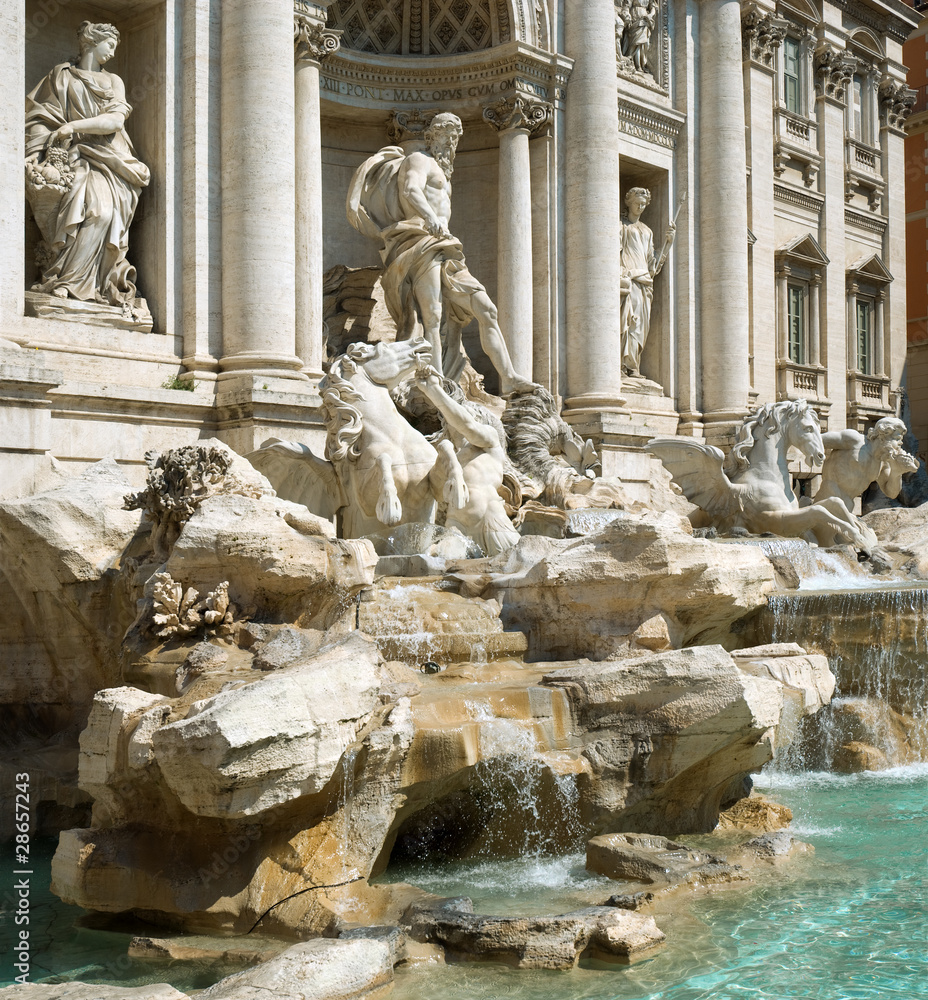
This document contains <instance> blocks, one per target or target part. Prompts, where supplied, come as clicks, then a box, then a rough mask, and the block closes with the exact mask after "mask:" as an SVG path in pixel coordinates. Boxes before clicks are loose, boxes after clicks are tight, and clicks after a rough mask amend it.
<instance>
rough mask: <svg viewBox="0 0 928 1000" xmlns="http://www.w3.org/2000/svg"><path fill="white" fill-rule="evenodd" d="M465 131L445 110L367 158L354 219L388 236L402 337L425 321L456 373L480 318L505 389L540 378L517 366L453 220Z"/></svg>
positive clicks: (527, 386)
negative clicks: (466, 332) (464, 341)
mask: <svg viewBox="0 0 928 1000" xmlns="http://www.w3.org/2000/svg"><path fill="white" fill-rule="evenodd" d="M463 131H464V129H463V126H462V124H461V119H460V118H458V116H457V115H453V114H450V113H442V114H438V115H436V116H435V117H434V118H433V119H432V121H431V123H430V124H429V126H428V128H427V129H426V130H425V132H424V133H423V135H424V139H423V140H418V139H416V140H410V141H407V142H406V143H405V147H406V148H405V149H404V148H403V147H402V146H386V147H384V148H383V149H381V150H380V151H379V152H378V153H375V154H374V155H373V156H371V157H370V158H369V159H367V160H365V161H364V163H362V164H361V166H360V167H358V169H357V171H355V175H354V177H353V178H352V181H351V187H350V189H349V191H348V202H347V210H348V221H349V222H350V223H351V225H352V226H354V228H355V229H357V230H358V232H360V233H363V234H364V235H365V236H369V237H371V239H377V240H381V241H382V242H383V249H382V250H381V251H380V256H381V259H382V260H383V264H384V273H383V278H382V284H383V289H384V299H385V302H386V306H387V309H388V310H389V312H390V316H391V317H392V319H393V321H394V322H395V323H396V330H397V333H396V336H397V339H398V340H407V339H409V338H410V337H412V336H414V335H415V332H416V328H417V326H421V327H422V332H423V335H424V337H425V339H426V340H427V341H428V343H429V344H430V345H431V348H432V365H433V367H434V368H435V369H436V370H438V371H439V372H440V373H441V372H442V371H445V372H447V373H448V374H452V375H453V374H456V373H455V372H454V371H452V370H451V369H453V368H454V367H455V365H456V364H458V363H459V359H460V358H461V331H462V330H463V329H464V327H465V326H466V325H467V324H468V323H469V322H470V321H471V319H475V320H476V321H477V326H478V328H479V330H480V344H481V346H482V347H483V350H484V352H485V353H486V355H487V357H488V358H489V359H490V361H491V362H492V364H493V367H494V368H495V369H496V370H497V372H498V373H499V379H500V393H501V394H502V395H504V396H505V395H508V394H510V393H513V392H517V391H529V390H532V389H534V388H535V387H536V386H535V384H534V383H533V382H532V381H531V380H530V379H528V378H526V377H524V376H523V375H520V374H519V373H518V372H516V370H515V369H514V368H513V366H512V359H511V358H510V357H509V350H508V348H507V347H506V341H505V340H504V339H503V335H502V333H501V331H500V328H499V320H498V317H497V310H496V306H495V305H494V304H493V302H492V301H491V299H490V297H489V295H487V290H486V289H485V288H484V287H483V285H481V284H480V282H479V281H478V280H477V279H476V278H475V277H474V276H473V275H472V274H471V273H470V271H469V270H468V269H467V264H466V263H465V262H464V248H463V247H462V246H461V241H460V240H458V239H456V238H455V237H454V236H452V235H451V232H450V230H449V228H448V225H449V221H450V219H451V174H452V172H453V169H454V156H455V153H456V151H457V146H458V142H459V141H460V138H461V135H462V134H463ZM442 334H444V342H443V338H442Z"/></svg>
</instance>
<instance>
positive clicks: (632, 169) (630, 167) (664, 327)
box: [619, 156, 679, 395]
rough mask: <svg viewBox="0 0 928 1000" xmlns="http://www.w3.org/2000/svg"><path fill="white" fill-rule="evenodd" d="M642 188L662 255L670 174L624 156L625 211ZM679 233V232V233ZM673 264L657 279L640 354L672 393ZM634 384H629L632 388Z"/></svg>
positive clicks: (648, 373) (646, 218)
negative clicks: (627, 197) (648, 196)
mask: <svg viewBox="0 0 928 1000" xmlns="http://www.w3.org/2000/svg"><path fill="white" fill-rule="evenodd" d="M635 187H643V188H647V189H648V190H649V191H650V192H651V204H650V205H648V207H647V208H646V209H645V210H644V212H643V213H642V216H641V221H642V222H643V223H644V224H645V225H646V226H648V227H649V228H650V229H651V231H652V233H653V234H654V253H655V254H656V255H657V256H660V253H661V248H662V247H663V245H664V236H665V235H666V233H667V226H668V225H669V223H670V221H671V219H673V214H674V212H675V211H676V208H677V206H676V205H675V204H674V201H673V195H672V192H671V190H670V175H669V174H668V172H667V171H666V170H664V169H661V168H660V167H655V166H653V165H651V164H648V163H644V162H641V161H638V160H633V159H631V158H628V157H625V156H623V157H622V158H621V160H620V164H619V190H620V192H621V199H620V200H621V205H622V211H623V213H624V211H625V195H626V194H627V193H628V191H630V190H631V188H635ZM678 236H679V234H678ZM671 275H672V266H671V261H670V260H668V261H667V262H666V263H665V264H664V268H663V270H662V271H661V273H660V274H659V275H658V276H657V277H656V278H655V279H654V299H653V300H652V302H651V332H650V333H649V334H648V339H647V342H646V343H645V346H644V351H643V353H642V355H641V374H642V375H644V376H645V378H647V379H650V380H651V381H652V382H657V383H658V384H659V385H661V386H663V387H664V395H669V394H670V387H671V386H672V385H673V377H674V376H673V363H674V353H673V350H672V340H671V330H672V329H673V323H672V298H671V287H672V284H673V282H672V278H671ZM631 387H632V383H629V385H628V387H627V388H628V389H629V390H630V389H631Z"/></svg>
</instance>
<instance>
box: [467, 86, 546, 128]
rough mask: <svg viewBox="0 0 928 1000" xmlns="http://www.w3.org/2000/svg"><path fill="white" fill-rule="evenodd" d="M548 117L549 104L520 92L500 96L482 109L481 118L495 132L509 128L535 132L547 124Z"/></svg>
mask: <svg viewBox="0 0 928 1000" xmlns="http://www.w3.org/2000/svg"><path fill="white" fill-rule="evenodd" d="M550 118H551V105H550V104H547V103H546V102H545V101H538V100H536V99H535V98H533V97H525V96H524V95H522V94H513V95H512V96H511V97H502V98H500V99H499V100H498V101H494V102H493V103H492V104H488V105H487V106H486V107H485V108H484V109H483V120H484V121H485V122H486V123H487V124H488V125H492V126H493V128H495V129H496V131H497V132H505V131H506V130H507V129H511V128H521V129H525V131H526V132H537V131H538V129H540V128H543V127H544V126H545V125H547V124H548V121H549V120H550Z"/></svg>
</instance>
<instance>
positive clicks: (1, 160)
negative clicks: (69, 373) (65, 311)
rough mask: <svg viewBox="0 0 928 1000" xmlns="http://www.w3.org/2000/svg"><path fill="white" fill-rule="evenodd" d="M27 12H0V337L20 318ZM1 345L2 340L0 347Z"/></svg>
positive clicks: (13, 6)
mask: <svg viewBox="0 0 928 1000" xmlns="http://www.w3.org/2000/svg"><path fill="white" fill-rule="evenodd" d="M25 37H26V11H25V6H24V4H21V3H9V4H3V5H2V9H0V48H2V50H3V52H4V56H3V60H2V62H0V334H2V333H3V331H4V330H5V329H6V330H8V329H10V327H11V326H13V325H16V326H18V325H19V323H20V319H21V317H22V315H23V303H24V297H23V293H24V290H25V284H26V277H25V274H24V273H23V231H24V228H23V227H24V219H23V214H24V204H25V199H24V196H23V160H24V159H25V145H24V130H23V96H24V94H25V93H26V88H27V83H28V85H29V86H31V85H32V84H33V83H35V81H34V80H33V81H26V80H25V79H24V77H25ZM4 343H5V341H2V340H0V347H2V346H4Z"/></svg>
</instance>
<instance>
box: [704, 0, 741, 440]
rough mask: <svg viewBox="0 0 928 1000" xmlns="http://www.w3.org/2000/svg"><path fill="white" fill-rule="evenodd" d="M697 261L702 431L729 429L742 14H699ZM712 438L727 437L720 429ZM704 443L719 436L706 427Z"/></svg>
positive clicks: (708, 7)
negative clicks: (716, 425) (704, 428)
mask: <svg viewBox="0 0 928 1000" xmlns="http://www.w3.org/2000/svg"><path fill="white" fill-rule="evenodd" d="M699 97H700V100H699V123H698V127H699V131H698V136H699V173H700V176H701V178H702V185H701V187H700V191H699V201H700V208H699V222H700V233H699V257H700V265H699V272H700V289H699V290H700V317H699V318H700V337H701V343H702V351H701V362H702V408H703V412H704V420H705V422H706V424H707V425H708V424H711V423H716V424H726V423H727V424H729V425H730V424H731V422H733V421H735V420H737V419H739V418H740V417H741V416H743V415H744V413H745V412H746V410H747V406H748V390H749V388H750V372H749V367H748V354H749V342H748V337H749V323H750V317H749V313H748V296H747V288H748V213H747V180H746V168H745V132H744V80H743V76H742V64H741V8H740V5H739V3H738V0H702V2H701V3H700V9H699ZM717 433H719V434H721V435H724V433H725V431H724V430H723V428H721V427H719V428H718V429H717ZM706 434H707V437H714V436H716V435H715V433H713V432H712V431H710V428H709V427H708V426H707V428H706Z"/></svg>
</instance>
